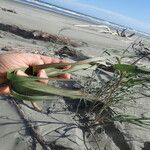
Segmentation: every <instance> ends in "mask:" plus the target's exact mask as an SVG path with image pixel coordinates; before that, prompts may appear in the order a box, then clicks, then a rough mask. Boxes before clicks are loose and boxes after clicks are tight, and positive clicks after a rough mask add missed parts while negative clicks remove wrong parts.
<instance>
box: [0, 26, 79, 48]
mask: <svg viewBox="0 0 150 150" xmlns="http://www.w3.org/2000/svg"><path fill="white" fill-rule="evenodd" d="M0 30H2V31H6V32H10V33H13V34H15V35H18V36H21V37H23V38H26V39H36V40H41V41H48V42H52V43H57V44H63V45H71V46H73V47H78V46H81V45H82V44H81V43H78V42H76V41H74V40H71V39H69V38H67V37H63V36H57V35H53V34H50V33H47V32H43V31H38V30H25V29H21V28H19V27H18V26H15V25H8V24H3V23H0Z"/></svg>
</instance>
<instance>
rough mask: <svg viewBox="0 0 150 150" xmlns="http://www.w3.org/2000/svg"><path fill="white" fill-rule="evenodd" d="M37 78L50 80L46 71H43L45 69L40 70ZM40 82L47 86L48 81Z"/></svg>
mask: <svg viewBox="0 0 150 150" xmlns="http://www.w3.org/2000/svg"><path fill="white" fill-rule="evenodd" d="M37 76H38V77H40V78H48V76H47V74H46V72H45V70H43V69H42V70H39V72H38V73H37ZM40 82H42V83H45V84H47V83H48V80H40Z"/></svg>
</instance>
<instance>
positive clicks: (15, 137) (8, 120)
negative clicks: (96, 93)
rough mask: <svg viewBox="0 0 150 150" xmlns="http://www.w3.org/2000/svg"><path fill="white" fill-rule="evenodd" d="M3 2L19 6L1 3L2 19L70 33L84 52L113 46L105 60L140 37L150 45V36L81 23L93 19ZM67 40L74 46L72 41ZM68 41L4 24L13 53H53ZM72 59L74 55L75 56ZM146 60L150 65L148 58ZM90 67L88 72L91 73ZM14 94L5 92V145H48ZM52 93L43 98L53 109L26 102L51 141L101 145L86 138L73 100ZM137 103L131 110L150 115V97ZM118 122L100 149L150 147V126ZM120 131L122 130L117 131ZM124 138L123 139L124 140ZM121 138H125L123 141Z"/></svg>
mask: <svg viewBox="0 0 150 150" xmlns="http://www.w3.org/2000/svg"><path fill="white" fill-rule="evenodd" d="M0 7H1V8H7V9H11V10H14V11H15V12H16V13H11V12H7V11H3V10H2V9H0V23H2V24H7V25H11V26H17V27H19V28H21V29H24V30H28V31H29V30H30V31H32V30H38V31H42V32H46V33H50V34H54V35H56V36H58V35H59V36H63V37H67V38H70V39H72V40H73V41H74V42H76V43H80V46H78V47H72V48H73V49H75V50H79V51H80V52H82V54H84V56H88V57H93V56H102V53H103V52H104V51H105V50H106V49H107V52H109V53H111V57H110V56H108V57H104V56H102V60H105V61H112V60H115V57H116V56H120V55H121V54H122V52H123V51H124V50H125V49H126V48H127V47H128V46H129V45H131V44H132V43H133V42H134V41H135V40H141V39H142V40H143V41H144V42H145V43H147V45H150V43H149V39H146V38H144V37H138V36H136V35H135V36H133V37H132V38H125V37H119V36H116V35H112V34H110V33H102V32H101V30H100V29H99V28H96V29H95V28H94V29H93V28H91V27H88V28H87V27H86V28H84V27H81V26H77V25H86V24H89V23H88V22H85V21H81V20H77V19H74V18H70V17H66V16H63V15H60V14H56V13H52V12H47V11H44V10H41V9H38V8H33V7H32V6H28V5H25V4H20V3H16V2H14V1H9V0H0ZM61 30H62V31H61ZM60 31H61V32H60ZM112 32H114V31H112ZM66 45H67V46H69V44H66ZM66 45H65V46H66ZM63 46H64V45H63V44H55V43H52V42H48V41H43V40H37V39H28V38H23V37H21V36H19V35H16V34H13V33H10V32H6V31H3V30H2V29H0V49H1V50H0V53H7V51H25V52H33V53H40V54H45V55H49V56H51V55H53V54H54V52H55V51H57V50H59V49H61V48H62V47H63ZM67 59H71V57H69V58H67ZM140 63H141V64H142V63H145V65H148V62H147V61H146V60H145V61H143V62H140ZM88 73H89V72H88ZM88 73H85V74H86V75H87V76H88V75H89V74H88ZM81 74H82V73H81ZM10 99H11V98H9V97H5V96H1V97H0V146H1V148H0V149H3V150H28V149H31V150H40V149H42V147H41V145H40V144H38V143H36V142H35V139H34V138H33V137H32V136H31V135H32V134H31V133H30V132H29V130H26V126H25V124H24V122H23V120H22V119H21V118H20V116H19V114H18V112H17V111H16V109H15V108H14V105H13V104H11V101H10ZM52 99H53V101H52V102H45V101H44V102H41V103H39V104H40V105H41V106H42V108H43V110H44V111H45V112H46V111H47V110H49V114H48V115H47V114H43V113H39V112H36V111H35V110H33V109H31V107H30V106H31V104H30V103H29V102H25V104H20V105H21V107H22V110H23V111H24V113H25V115H26V116H27V118H28V119H29V120H31V121H32V122H33V124H34V125H35V126H36V127H37V130H38V132H39V133H40V134H41V135H42V136H43V137H44V138H45V139H47V140H48V141H49V142H50V143H51V145H52V147H53V149H57V150H64V149H67V150H70V149H71V150H79V149H80V150H84V149H91V150H96V147H97V146H96V144H95V143H94V142H92V140H93V138H92V137H91V136H89V138H88V139H87V143H86V144H85V142H84V138H85V137H84V132H83V130H81V128H78V127H77V123H76V121H75V120H74V119H73V118H74V115H75V114H74V112H72V111H69V110H68V109H67V108H68V105H67V104H66V103H65V101H64V100H63V99H61V98H58V97H53V98H52ZM136 105H137V107H136V108H134V107H133V108H132V109H131V108H127V109H126V110H125V111H127V112H130V113H131V112H132V113H134V114H137V115H141V114H143V113H146V114H147V115H148V116H149V115H150V102H149V98H147V99H139V100H138V102H137V104H136ZM116 126H117V129H118V130H117V131H116V130H114V128H113V127H112V132H107V133H105V132H101V134H99V135H95V136H96V137H97V138H98V139H100V141H98V142H99V145H100V149H102V150H103V149H107V150H128V149H129V150H130V149H131V150H149V149H150V131H149V130H148V129H144V128H142V127H138V126H135V125H129V124H120V123H117V124H116ZM115 129H116V128H115ZM118 131H119V134H117V132H118ZM118 136H120V137H118ZM119 138H120V139H121V138H123V139H121V140H120V139H119ZM90 140H91V141H90ZM118 141H121V143H119V142H118ZM35 143H36V144H35Z"/></svg>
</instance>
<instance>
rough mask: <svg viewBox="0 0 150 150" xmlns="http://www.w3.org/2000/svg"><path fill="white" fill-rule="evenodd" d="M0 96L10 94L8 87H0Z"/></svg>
mask: <svg viewBox="0 0 150 150" xmlns="http://www.w3.org/2000/svg"><path fill="white" fill-rule="evenodd" d="M0 94H10V89H9V86H4V87H0Z"/></svg>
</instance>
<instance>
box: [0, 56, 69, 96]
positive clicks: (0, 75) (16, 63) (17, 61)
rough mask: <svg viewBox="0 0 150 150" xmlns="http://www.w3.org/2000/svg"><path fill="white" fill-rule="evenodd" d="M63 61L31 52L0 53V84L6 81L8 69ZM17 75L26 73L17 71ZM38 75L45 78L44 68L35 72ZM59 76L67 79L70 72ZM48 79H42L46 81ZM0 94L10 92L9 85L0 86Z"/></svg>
mask: <svg viewBox="0 0 150 150" xmlns="http://www.w3.org/2000/svg"><path fill="white" fill-rule="evenodd" d="M61 62H64V61H63V60H61V59H58V58H51V57H48V56H43V55H38V54H32V53H7V54H0V84H1V83H5V82H6V81H7V77H6V72H7V71H8V69H17V68H20V67H29V66H35V65H42V64H48V63H61ZM17 75H23V76H24V75H26V74H24V73H22V72H21V71H18V73H17ZM37 76H38V77H42V78H47V75H46V73H45V71H44V70H40V71H38V72H37ZM59 77H60V78H65V79H69V78H70V74H63V75H60V76H59ZM47 82H48V81H44V83H47ZM0 94H10V89H9V86H4V87H0Z"/></svg>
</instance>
